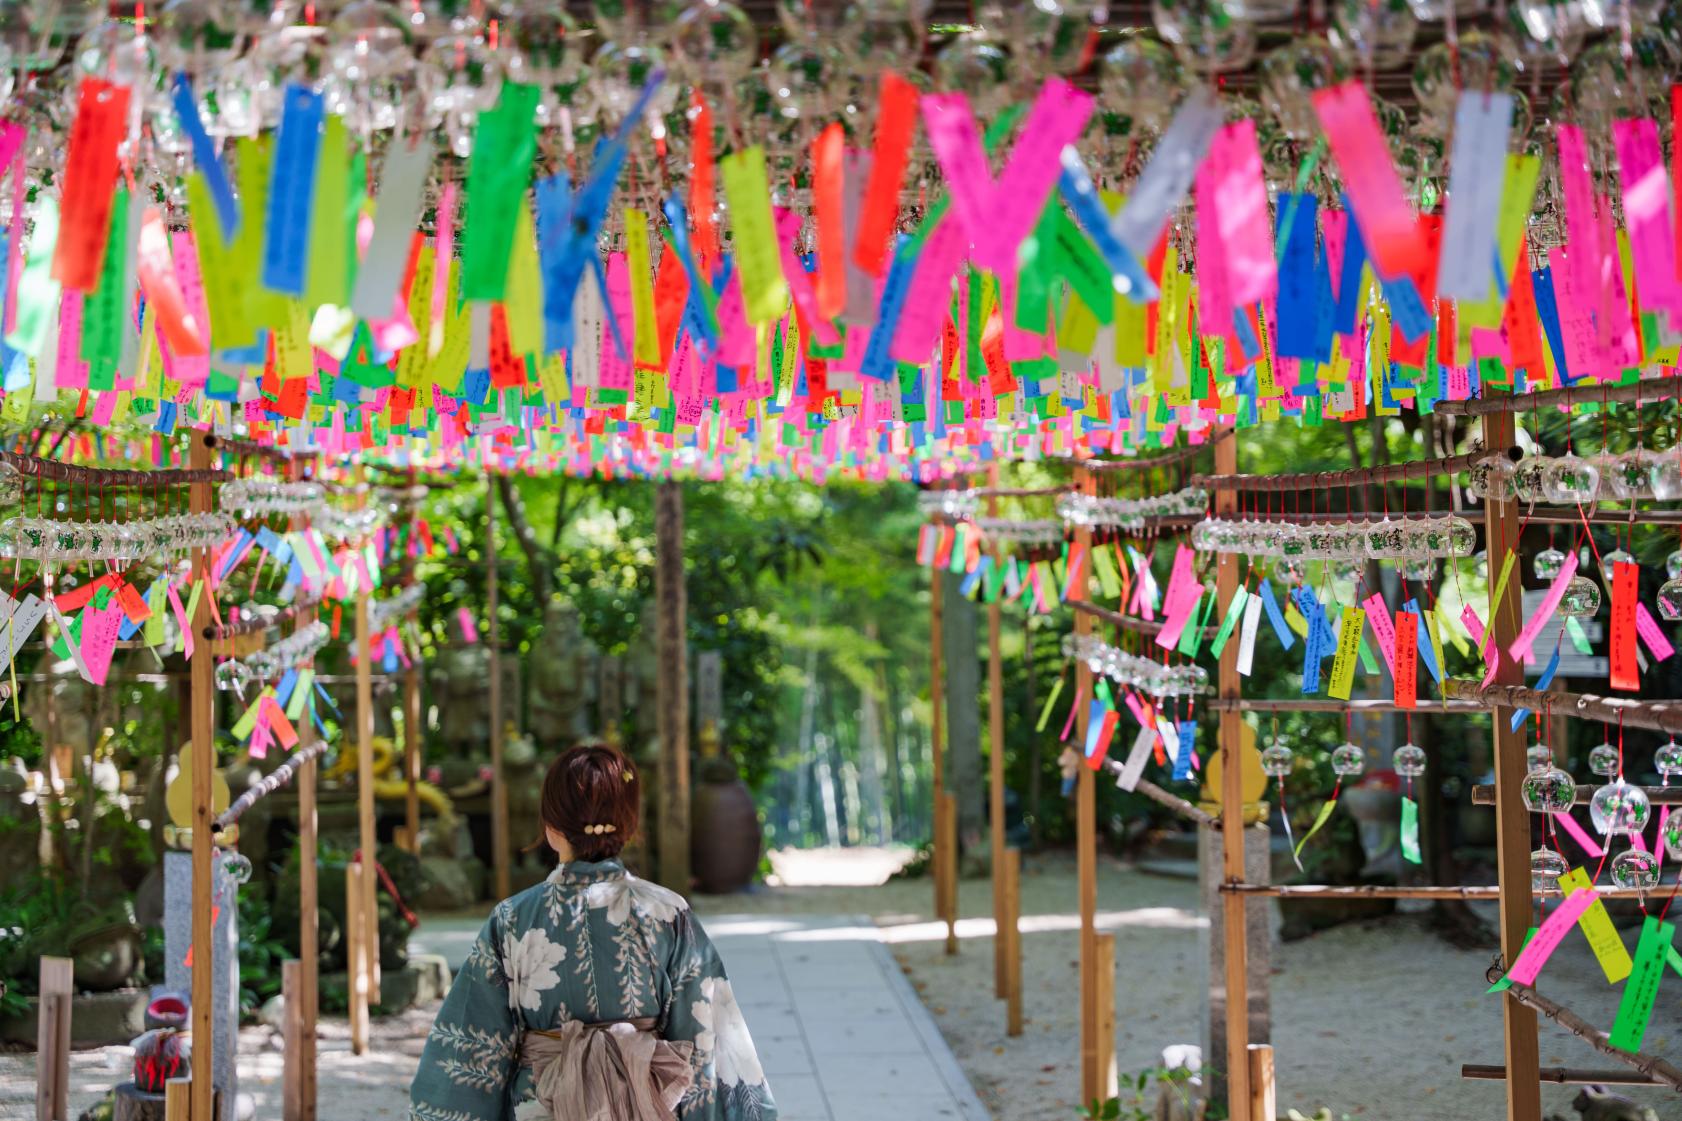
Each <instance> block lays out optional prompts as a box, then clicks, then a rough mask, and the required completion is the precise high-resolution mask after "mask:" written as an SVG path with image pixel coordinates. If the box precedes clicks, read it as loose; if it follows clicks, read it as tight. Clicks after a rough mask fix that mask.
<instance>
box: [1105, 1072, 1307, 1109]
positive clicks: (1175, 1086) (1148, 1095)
mask: <svg viewBox="0 0 1682 1121" xmlns="http://www.w3.org/2000/svg"><path fill="white" fill-rule="evenodd" d="M1213 1073H1214V1068H1213V1067H1204V1068H1202V1069H1200V1070H1188V1069H1187V1068H1185V1067H1151V1068H1149V1069H1147V1070H1141V1071H1138V1072H1137V1073H1135V1074H1129V1075H1123V1076H1122V1078H1121V1088H1122V1094H1123V1095H1125V1100H1124V1099H1123V1097H1121V1096H1117V1097H1113V1098H1109V1099H1108V1100H1105V1101H1099V1100H1097V1099H1096V1098H1094V1099H1093V1100H1092V1101H1090V1102H1088V1103H1087V1104H1086V1105H1083V1106H1080V1107H1079V1108H1078V1109H1076V1111H1075V1115H1076V1116H1077V1117H1083V1118H1087V1119H1088V1121H1151V1119H1152V1118H1153V1117H1155V1116H1156V1100H1157V1098H1158V1097H1159V1096H1160V1095H1161V1094H1162V1092H1164V1091H1168V1092H1171V1093H1173V1094H1174V1095H1175V1096H1176V1097H1178V1098H1179V1099H1180V1101H1181V1102H1182V1103H1183V1104H1186V1105H1190V1104H1191V1102H1192V1099H1193V1097H1194V1095H1193V1093H1192V1086H1191V1081H1192V1079H1194V1078H1202V1077H1205V1076H1207V1075H1210V1074H1213ZM1220 1115H1221V1116H1223V1117H1224V1116H1225V1111H1224V1110H1221V1111H1220ZM1202 1116H1203V1117H1204V1118H1205V1119H1206V1121H1217V1118H1216V1103H1214V1102H1211V1103H1209V1106H1208V1108H1207V1110H1206V1111H1205V1112H1204V1113H1203V1114H1202ZM1328 1121H1329V1119H1328Z"/></svg>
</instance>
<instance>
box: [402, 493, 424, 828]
mask: <svg viewBox="0 0 1682 1121" xmlns="http://www.w3.org/2000/svg"><path fill="white" fill-rule="evenodd" d="M414 485H415V469H414V468H413V467H411V468H409V486H410V487H413V486H414ZM419 525H420V517H419V507H418V505H416V504H415V503H414V502H413V501H410V503H409V539H408V541H407V542H405V544H404V547H403V560H402V585H403V586H404V587H410V586H412V585H413V584H414V583H415V558H414V554H413V553H412V551H411V550H412V549H413V548H414V546H415V541H416V533H417V532H418V528H419ZM420 725H421V679H420V663H419V662H418V661H411V662H410V663H409V668H408V669H406V670H405V671H404V672H403V783H404V787H405V789H404V791H403V825H404V829H405V835H404V842H405V847H406V848H407V849H408V850H409V852H411V853H412V854H414V855H415V856H419V855H420V770H421V751H420V748H421V740H420V733H421V728H420Z"/></svg>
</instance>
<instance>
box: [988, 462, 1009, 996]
mask: <svg viewBox="0 0 1682 1121" xmlns="http://www.w3.org/2000/svg"><path fill="white" fill-rule="evenodd" d="M987 481H988V483H989V484H990V488H997V487H998V485H999V465H998V464H997V463H995V464H993V465H992V466H990V467H989V468H988V469H987ZM987 516H988V517H990V518H997V517H998V516H999V500H998V499H997V498H996V497H994V496H992V495H988V497H987ZM993 563H994V564H995V565H1002V564H1003V563H1004V550H1003V548H1002V547H1001V546H1000V544H999V542H997V541H994V542H993ZM1003 610H1004V604H1002V603H1001V602H1000V601H999V597H997V596H995V597H993V602H992V603H990V604H988V605H987V833H988V839H989V840H990V841H991V843H992V851H991V854H990V855H991V860H990V862H989V866H990V867H991V868H992V870H993V876H992V879H993V923H994V927H993V929H994V930H995V931H998V932H999V933H998V935H997V937H995V938H994V939H993V993H994V995H995V996H997V997H999V998H1001V999H1002V998H1004V997H1005V996H1006V995H1007V992H1008V990H1007V989H1006V982H1005V969H1006V965H1005V937H1004V928H1005V921H1006V914H1005V898H1004V891H1003V882H1002V876H1001V874H1000V873H1001V871H1002V870H1003V867H1004V861H1005V711H1004V710H1005V679H1004V660H1003V657H1002V655H1001V654H1000V651H999V631H1000V628H1001V626H1002V624H1003Z"/></svg>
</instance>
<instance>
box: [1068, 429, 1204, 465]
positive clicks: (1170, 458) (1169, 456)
mask: <svg viewBox="0 0 1682 1121" xmlns="http://www.w3.org/2000/svg"><path fill="white" fill-rule="evenodd" d="M1229 432H1231V429H1221V430H1220V431H1218V432H1211V433H1209V435H1208V437H1207V438H1206V439H1204V441H1203V442H1202V443H1200V444H1183V445H1181V446H1180V447H1177V448H1175V449H1174V450H1173V451H1170V452H1164V453H1163V454H1161V455H1152V456H1138V457H1135V458H1131V459H1069V460H1066V462H1069V463H1077V464H1079V465H1080V466H1082V467H1084V468H1086V470H1088V471H1095V472H1100V473H1108V472H1112V471H1147V470H1149V469H1151V468H1153V467H1170V466H1173V465H1174V464H1176V463H1184V462H1185V461H1186V460H1188V459H1191V458H1193V457H1195V456H1196V455H1197V454H1198V453H1200V452H1205V451H1209V450H1211V449H1213V448H1214V446H1215V445H1216V444H1217V443H1219V442H1220V440H1221V439H1222V438H1223V437H1225V436H1226V435H1227V434H1228V433H1229Z"/></svg>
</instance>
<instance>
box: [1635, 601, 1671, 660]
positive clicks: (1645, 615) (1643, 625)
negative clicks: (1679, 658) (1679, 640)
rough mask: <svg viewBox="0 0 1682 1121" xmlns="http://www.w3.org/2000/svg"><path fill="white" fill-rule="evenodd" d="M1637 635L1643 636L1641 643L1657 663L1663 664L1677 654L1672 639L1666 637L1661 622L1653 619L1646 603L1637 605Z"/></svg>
mask: <svg viewBox="0 0 1682 1121" xmlns="http://www.w3.org/2000/svg"><path fill="white" fill-rule="evenodd" d="M1635 633H1636V634H1638V635H1640V636H1641V641H1642V642H1643V643H1645V644H1646V646H1647V652H1648V653H1649V654H1651V655H1653V660H1654V661H1655V662H1662V661H1664V660H1665V659H1666V658H1668V657H1670V656H1671V655H1672V654H1674V653H1676V648H1675V647H1674V646H1672V645H1671V644H1670V639H1668V638H1666V637H1665V634H1664V630H1663V628H1661V627H1660V626H1659V621H1658V620H1657V619H1655V618H1653V614H1652V612H1650V611H1648V610H1647V605H1646V604H1645V603H1637V604H1636V605H1635Z"/></svg>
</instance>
